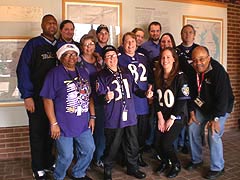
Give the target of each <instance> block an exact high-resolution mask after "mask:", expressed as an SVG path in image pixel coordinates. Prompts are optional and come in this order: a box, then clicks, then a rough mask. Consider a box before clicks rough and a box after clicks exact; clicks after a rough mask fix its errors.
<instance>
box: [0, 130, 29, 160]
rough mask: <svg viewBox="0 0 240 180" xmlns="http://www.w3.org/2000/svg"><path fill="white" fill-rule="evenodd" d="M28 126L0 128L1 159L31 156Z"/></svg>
mask: <svg viewBox="0 0 240 180" xmlns="http://www.w3.org/2000/svg"><path fill="white" fill-rule="evenodd" d="M28 132H29V131H28V127H11V128H0V159H13V158H20V157H30V153H29V152H30V148H29V133H28Z"/></svg>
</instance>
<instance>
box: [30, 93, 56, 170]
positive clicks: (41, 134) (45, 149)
mask: <svg viewBox="0 0 240 180" xmlns="http://www.w3.org/2000/svg"><path fill="white" fill-rule="evenodd" d="M34 103H35V112H34V113H30V112H27V113H28V117H29V133H30V148H31V157H32V170H33V172H34V173H37V171H40V170H44V169H47V168H50V167H51V166H52V165H53V164H54V157H53V154H52V144H53V139H51V137H50V129H49V121H48V118H47V116H46V113H45V111H44V106H43V102H42V100H41V99H40V98H35V99H34Z"/></svg>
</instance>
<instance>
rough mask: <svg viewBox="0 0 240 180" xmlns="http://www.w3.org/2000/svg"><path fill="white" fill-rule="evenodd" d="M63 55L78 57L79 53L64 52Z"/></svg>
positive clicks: (65, 56)
mask: <svg viewBox="0 0 240 180" xmlns="http://www.w3.org/2000/svg"><path fill="white" fill-rule="evenodd" d="M62 56H63V57H64V58H71V57H73V58H75V57H77V56H78V55H77V53H65V54H63V55H62Z"/></svg>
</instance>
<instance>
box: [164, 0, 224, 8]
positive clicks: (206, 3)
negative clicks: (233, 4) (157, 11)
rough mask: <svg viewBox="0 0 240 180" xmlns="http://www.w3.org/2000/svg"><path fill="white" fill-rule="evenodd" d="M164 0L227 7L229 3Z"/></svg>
mask: <svg viewBox="0 0 240 180" xmlns="http://www.w3.org/2000/svg"><path fill="white" fill-rule="evenodd" d="M163 1H170V2H179V3H188V4H198V5H206V6H215V7H222V8H227V4H225V3H221V2H210V1H207V0H163Z"/></svg>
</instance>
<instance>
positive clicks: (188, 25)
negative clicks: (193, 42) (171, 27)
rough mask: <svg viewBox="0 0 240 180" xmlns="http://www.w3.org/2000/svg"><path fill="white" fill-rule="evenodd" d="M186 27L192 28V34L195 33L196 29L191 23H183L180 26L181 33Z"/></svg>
mask: <svg viewBox="0 0 240 180" xmlns="http://www.w3.org/2000/svg"><path fill="white" fill-rule="evenodd" d="M186 27H190V28H192V30H193V32H194V34H196V30H195V28H194V27H193V25H191V24H186V25H184V26H183V27H182V30H181V34H182V33H183V30H184V29H185V28H186Z"/></svg>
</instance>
